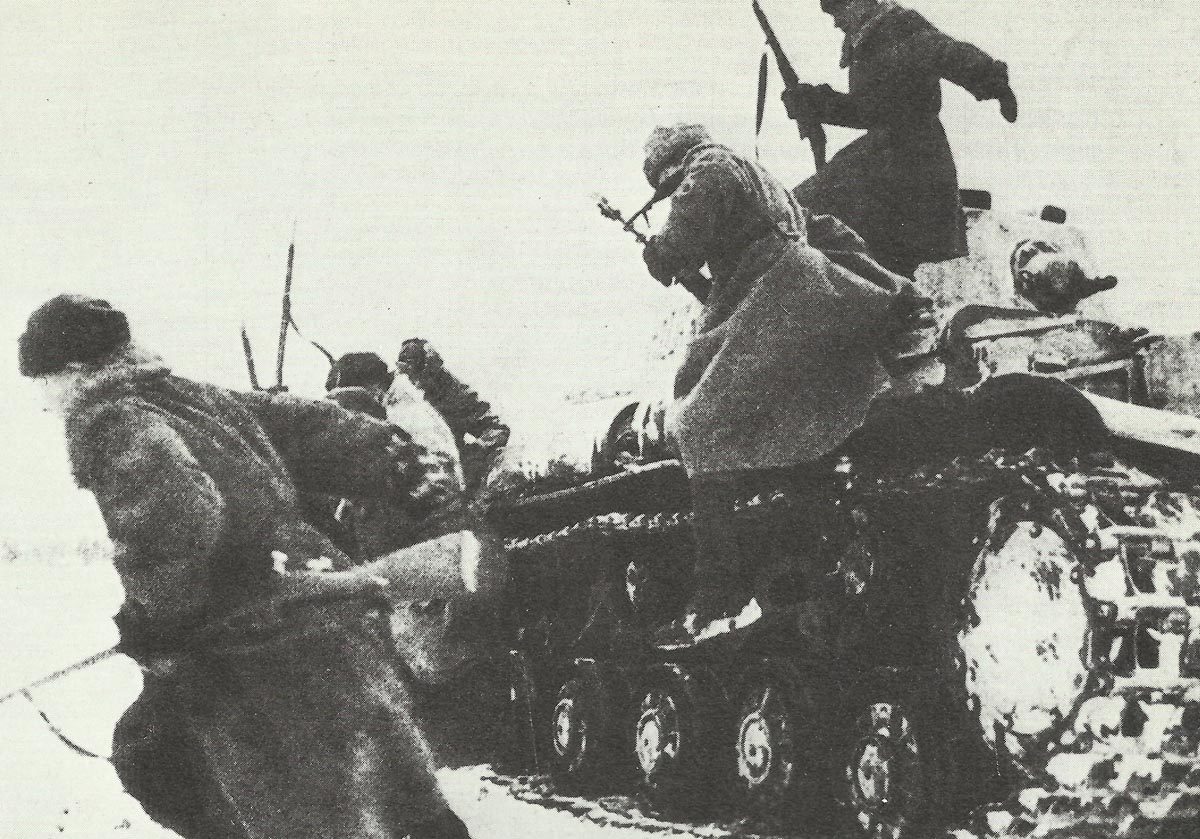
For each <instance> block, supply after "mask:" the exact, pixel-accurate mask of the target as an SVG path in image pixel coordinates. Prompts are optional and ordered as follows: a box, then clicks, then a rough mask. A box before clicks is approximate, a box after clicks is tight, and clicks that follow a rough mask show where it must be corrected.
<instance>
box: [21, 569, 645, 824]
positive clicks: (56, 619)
mask: <svg viewBox="0 0 1200 839" xmlns="http://www.w3.org/2000/svg"><path fill="white" fill-rule="evenodd" d="M52 553H53V551H46V552H45V553H44V554H43V555H42V556H40V557H32V558H30V557H27V558H24V559H22V558H21V557H17V558H12V559H8V560H7V561H4V560H0V617H2V618H3V628H0V643H2V649H3V656H2V657H0V694H5V693H8V692H9V691H10V690H12V689H14V688H16V687H20V686H21V685H23V684H26V683H27V682H29V681H32V680H33V679H35V678H37V677H38V676H40V675H42V674H44V673H47V672H50V671H52V670H55V669H58V668H59V667H63V666H65V665H67V664H70V663H72V662H74V661H77V660H79V659H81V658H83V657H85V656H87V655H89V654H91V653H93V652H95V651H97V650H100V649H104V648H105V647H108V646H109V645H111V644H113V643H115V641H116V631H115V629H114V628H113V626H112V624H111V622H110V621H109V616H110V615H111V614H112V613H113V612H114V611H116V608H117V606H118V605H119V603H120V600H121V591H120V585H119V584H118V582H117V580H116V575H115V573H114V572H113V571H112V568H111V566H109V565H108V564H107V563H106V562H104V561H103V560H92V561H88V562H84V561H81V560H80V559H79V558H78V557H77V556H75V557H63V558H54V557H53V556H52ZM140 687H141V676H140V674H139V672H138V669H137V667H135V666H134V664H133V663H132V662H131V661H129V660H128V659H126V658H124V657H123V656H119V657H116V658H112V659H109V660H107V661H105V662H102V663H100V664H98V665H96V666H95V667H93V668H91V669H89V670H86V671H82V672H79V673H76V674H73V675H72V676H70V677H68V678H66V679H64V680H62V681H60V682H58V683H56V684H54V685H51V686H47V687H45V688H41V689H39V690H37V691H36V692H35V694H34V696H35V698H36V700H37V702H38V705H39V706H40V707H41V708H42V709H43V710H44V711H45V712H46V713H47V714H48V715H49V717H50V718H51V719H52V720H53V721H54V723H55V724H56V725H57V726H58V727H59V728H60V729H61V730H62V731H63V732H64V733H66V734H67V735H68V736H69V737H70V738H71V739H72V740H73V741H75V742H76V743H78V744H79V745H80V746H82V747H84V748H86V749H89V750H91V751H93V752H97V753H99V754H104V755H107V754H108V750H109V742H110V738H111V736H112V728H113V725H114V724H115V723H116V721H117V719H118V717H119V716H120V715H121V712H122V711H123V710H124V709H125V707H126V706H127V705H128V704H129V703H130V702H131V701H132V700H133V699H134V697H136V696H137V693H138V691H139V690H140ZM480 773H481V772H480V770H479V769H463V770H457V771H454V772H443V773H441V775H440V777H441V780H442V783H443V787H444V789H445V791H446V793H447V795H448V797H449V798H450V800H451V803H452V804H453V805H454V807H455V809H456V810H457V811H458V812H459V814H460V815H461V816H462V817H463V819H464V820H465V821H466V822H467V823H468V824H469V825H470V827H471V829H472V832H473V834H474V835H475V836H476V837H478V839H484V837H487V839H526V837H530V838H531V839H535V838H536V837H545V839H560V838H561V839H598V837H601V836H608V837H611V836H613V835H618V836H626V837H631V838H632V839H637V836H638V834H637V833H635V832H633V831H630V830H615V829H613V828H603V827H599V826H597V825H594V824H591V823H588V822H582V821H579V820H578V819H576V818H574V817H572V816H570V815H567V814H563V813H557V812H550V811H548V810H544V809H542V808H539V807H536V806H534V805H529V804H522V803H520V802H518V801H516V800H514V799H511V798H509V797H508V796H507V795H505V794H504V793H502V792H500V791H498V790H495V789H494V788H490V787H486V786H484V785H482V784H481V783H480V780H479V779H480ZM173 836H175V834H174V833H172V832H170V831H167V830H164V829H162V828H161V827H159V826H158V825H156V824H155V823H154V822H152V821H151V820H150V819H149V818H147V817H146V815H145V814H144V813H143V812H142V810H141V808H140V807H139V806H138V804H137V802H136V801H134V800H133V799H132V798H130V797H128V796H126V795H125V794H124V792H123V791H122V790H121V786H120V784H119V783H118V781H117V778H116V775H115V774H114V773H113V771H112V769H111V767H110V766H109V764H108V763H107V762H106V761H103V760H95V759H89V758H85V757H81V756H79V755H77V754H75V753H74V752H72V751H70V750H69V749H68V748H67V747H66V746H64V745H63V744H62V743H60V742H59V741H58V739H57V738H55V736H54V735H53V734H52V733H51V732H50V731H49V730H48V728H47V727H46V725H45V724H44V723H43V722H42V720H41V719H40V717H39V716H38V713H37V711H36V710H34V708H33V707H32V706H31V705H30V704H29V703H28V702H27V701H25V700H24V699H21V698H19V697H18V698H16V699H13V700H10V701H9V702H7V703H5V704H3V705H0V839H51V838H52V837H74V839H91V838H92V837H114V839H170V837H173ZM279 839H290V838H289V837H279ZM330 839H333V837H331V838H330Z"/></svg>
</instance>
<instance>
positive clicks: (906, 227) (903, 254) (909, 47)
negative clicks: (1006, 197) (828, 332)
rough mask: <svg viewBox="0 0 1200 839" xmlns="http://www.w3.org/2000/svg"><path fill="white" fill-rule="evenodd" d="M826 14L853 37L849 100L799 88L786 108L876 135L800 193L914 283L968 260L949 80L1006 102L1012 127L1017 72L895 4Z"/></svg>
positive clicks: (880, 1)
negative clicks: (949, 119) (950, 130)
mask: <svg viewBox="0 0 1200 839" xmlns="http://www.w3.org/2000/svg"><path fill="white" fill-rule="evenodd" d="M821 9H822V10H823V11H825V12H826V13H828V14H829V15H830V16H832V18H833V23H834V26H836V27H837V28H838V29H841V30H842V31H843V32H845V33H846V37H845V40H844V42H843V45H842V66H843V67H846V68H848V69H849V72H850V92H849V93H839V92H838V91H835V90H833V89H832V88H830V87H829V85H819V86H815V87H814V86H812V85H801V86H800V87H799V89H788V90H785V91H784V93H783V101H784V104H785V105H786V107H787V109H788V113H789V115H791V116H793V118H796V117H797V116H801V115H803V116H804V118H805V119H815V120H817V121H819V122H822V123H825V124H828V125H840V126H845V127H848V128H860V129H866V132H867V133H866V135H865V136H863V137H860V138H858V139H857V140H855V141H854V142H853V143H851V144H850V145H848V146H846V147H845V148H844V149H842V150H841V151H840V152H838V153H837V154H836V155H835V156H834V157H833V159H832V160H830V161H829V165H827V166H826V167H825V168H823V169H821V170H820V171H819V172H817V173H816V174H815V175H813V176H812V177H811V178H809V179H808V180H806V181H805V182H804V183H802V184H800V185H799V186H798V187H796V197H797V198H798V199H799V200H800V203H801V204H803V205H804V206H806V207H808V208H809V209H811V210H812V211H813V212H817V213H829V214H831V215H834V216H837V217H838V218H839V219H841V220H842V221H843V222H845V223H846V224H848V225H850V227H852V228H854V230H855V231H856V232H857V233H859V234H860V235H861V236H862V237H863V239H864V240H865V241H866V243H867V245H869V246H870V248H871V252H872V253H873V254H875V255H876V256H877V257H878V259H879V261H880V262H882V263H883V264H884V265H886V266H887V267H888V268H890V269H891V270H893V271H897V272H899V273H901V274H904V275H905V276H910V277H911V276H912V275H913V273H914V272H915V271H916V269H917V266H918V265H920V264H921V263H924V262H942V261H945V260H947V259H954V258H956V257H959V256H965V255H966V253H967V238H966V228H965V224H964V221H963V214H962V204H961V203H960V199H959V191H958V173H957V171H956V169H955V166H954V157H953V155H952V154H951V151H950V144H949V143H948V142H947V140H946V131H945V129H944V128H943V127H942V123H941V120H940V119H938V112H939V111H940V110H941V107H942V91H941V80H942V79H946V80H947V81H950V82H953V83H954V84H956V85H959V86H960V87H963V88H965V89H966V90H967V91H968V92H970V93H971V94H972V95H974V96H975V98H976V99H979V100H985V99H996V100H999V103H1000V113H1001V114H1002V115H1003V117H1004V118H1005V119H1006V120H1008V121H1009V122H1014V121H1015V120H1016V119H1017V99H1016V96H1015V95H1014V94H1013V92H1012V88H1011V87H1009V82H1008V67H1007V66H1006V65H1005V64H1004V62H1002V61H997V60H995V59H993V58H992V57H991V56H989V55H987V53H985V52H983V51H982V50H980V49H978V48H977V47H974V46H972V45H971V44H967V43H964V42H962V41H956V40H954V39H953V38H950V37H949V36H947V35H945V34H943V33H942V32H941V31H939V30H938V29H937V28H936V27H934V26H933V24H931V23H930V22H929V21H927V20H926V19H925V18H924V17H922V16H921V15H920V14H918V13H917V12H914V11H912V10H911V9H906V8H904V7H903V6H899V5H897V4H896V3H894V2H891V0H821ZM801 124H803V120H802V121H801Z"/></svg>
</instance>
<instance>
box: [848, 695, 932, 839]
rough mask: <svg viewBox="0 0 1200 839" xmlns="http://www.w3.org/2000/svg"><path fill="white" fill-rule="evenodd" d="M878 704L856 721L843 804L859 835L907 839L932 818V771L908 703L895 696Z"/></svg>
mask: <svg viewBox="0 0 1200 839" xmlns="http://www.w3.org/2000/svg"><path fill="white" fill-rule="evenodd" d="M873 699H874V701H872V702H871V704H869V705H868V706H866V707H865V708H863V709H862V711H861V713H859V715H858V716H857V718H856V719H855V720H854V722H853V737H854V741H853V744H852V745H851V747H850V753H849V756H848V759H847V761H846V765H845V795H844V802H845V805H846V808H847V810H848V812H849V815H850V819H851V821H852V822H853V825H854V826H856V827H857V830H858V834H859V835H860V836H863V837H869V839H908V837H910V836H914V835H916V833H917V831H918V830H919V829H920V827H921V825H923V824H924V823H925V821H926V819H927V817H928V815H929V811H930V802H929V800H928V797H927V795H926V790H927V789H928V786H927V784H928V783H929V782H930V781H931V780H932V779H931V778H930V775H931V774H932V773H931V772H930V769H931V767H929V766H928V765H927V764H928V761H927V756H925V755H923V754H922V749H921V746H920V745H919V744H918V742H917V736H916V732H915V727H914V724H913V718H912V713H911V710H910V705H909V703H907V702H905V701H904V700H903V699H902V698H901V697H900V696H898V695H896V694H894V693H891V692H881V693H876V694H874V695H873Z"/></svg>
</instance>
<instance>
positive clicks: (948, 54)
mask: <svg viewBox="0 0 1200 839" xmlns="http://www.w3.org/2000/svg"><path fill="white" fill-rule="evenodd" d="M911 52H912V54H914V55H919V56H922V60H923V61H925V62H928V64H929V66H930V67H931V68H932V70H933V71H934V72H935V73H937V75H938V76H939V77H941V78H943V79H945V80H946V81H948V82H950V83H952V84H956V85H958V86H959V87H961V88H963V89H964V90H966V91H967V92H968V93H970V94H971V95H972V96H974V97H975V98H976V99H978V100H980V101H982V100H984V99H996V98H997V97H999V96H1000V95H1001V94H1002V93H1004V91H1006V90H1007V89H1008V65H1007V64H1005V63H1004V62H1003V61H997V60H996V59H994V58H992V57H991V56H990V55H988V54H987V53H986V52H984V51H983V50H981V49H979V47H976V46H974V45H972V44H968V43H966V42H965V41H958V40H955V39H954V38H951V37H950V36H949V35H947V34H945V33H944V32H942V31H941V30H939V29H936V28H935V27H933V26H929V27H928V28H926V29H924V30H922V31H921V32H920V33H918V34H917V35H915V36H914V39H913V44H912V49H911Z"/></svg>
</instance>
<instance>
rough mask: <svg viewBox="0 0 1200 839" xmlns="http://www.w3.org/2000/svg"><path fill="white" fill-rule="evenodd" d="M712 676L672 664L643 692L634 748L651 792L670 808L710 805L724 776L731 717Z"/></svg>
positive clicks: (691, 809) (692, 808)
mask: <svg viewBox="0 0 1200 839" xmlns="http://www.w3.org/2000/svg"><path fill="white" fill-rule="evenodd" d="M706 681H707V680H703V679H701V678H698V677H697V676H696V675H693V674H691V673H688V672H686V671H684V670H683V669H682V668H680V667H678V666H677V665H667V666H666V667H665V668H664V671H663V672H662V673H661V674H660V675H659V677H658V678H657V679H656V680H655V681H654V683H653V684H652V686H651V687H650V688H649V689H648V690H647V691H646V692H645V693H644V694H643V695H642V696H643V698H642V701H641V706H640V709H639V715H638V719H637V723H636V725H635V726H634V754H635V756H636V757H637V764H638V768H639V769H640V771H641V776H642V786H643V789H644V790H645V792H646V796H647V797H648V798H649V799H650V801H651V803H653V804H655V805H657V806H659V807H662V808H664V809H667V810H672V811H675V810H686V811H688V812H703V811H705V810H707V809H710V808H711V807H712V805H713V804H715V803H716V802H715V800H714V799H715V795H714V793H715V792H716V791H717V790H718V789H719V787H720V781H722V780H723V778H722V776H721V763H722V762H721V760H720V752H721V749H720V748H719V746H720V732H721V731H722V730H723V726H722V725H721V723H722V722H725V721H727V719H728V718H727V716H726V715H725V713H724V712H725V709H724V707H723V705H724V703H723V700H722V698H721V697H720V696H719V694H718V692H717V691H716V690H715V688H713V687H710V686H709V685H707V684H705V682H706ZM723 717H724V719H723Z"/></svg>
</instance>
